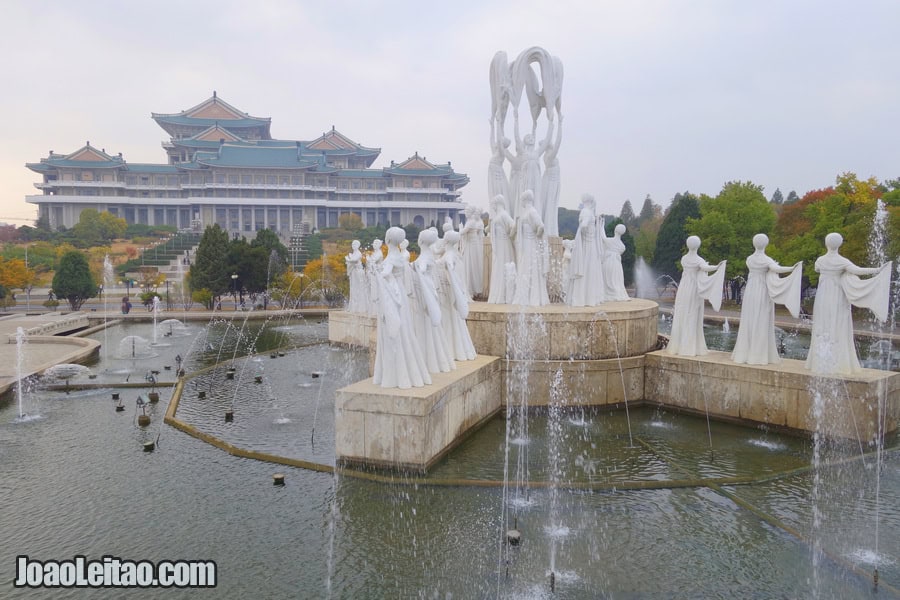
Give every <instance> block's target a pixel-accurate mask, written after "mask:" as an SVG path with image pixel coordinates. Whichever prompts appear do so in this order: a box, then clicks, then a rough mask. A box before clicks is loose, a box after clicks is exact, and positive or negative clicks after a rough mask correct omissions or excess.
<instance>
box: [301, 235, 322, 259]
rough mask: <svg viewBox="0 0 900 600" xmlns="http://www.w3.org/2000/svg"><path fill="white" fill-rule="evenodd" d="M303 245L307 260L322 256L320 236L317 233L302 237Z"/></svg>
mask: <svg viewBox="0 0 900 600" xmlns="http://www.w3.org/2000/svg"><path fill="white" fill-rule="evenodd" d="M303 246H304V248H306V256H307V259H308V260H315V259H317V258H319V257H320V256H322V236H321V235H319V234H318V233H313V234H312V235H308V236H306V237H304V238H303Z"/></svg>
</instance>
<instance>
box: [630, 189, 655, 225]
mask: <svg viewBox="0 0 900 600" xmlns="http://www.w3.org/2000/svg"><path fill="white" fill-rule="evenodd" d="M659 212H660V209H659V206H658V205H657V204H655V203H654V202H653V199H652V198H651V197H650V194H647V197H646V198H645V199H644V204H643V205H642V206H641V213H640V214H639V215H638V218H637V223H636V226H637V227H640V226H642V225H643V224H644V223H648V222H650V221H652V220H653V219H655V218H656V217H657V216H658V215H659ZM626 227H627V223H626Z"/></svg>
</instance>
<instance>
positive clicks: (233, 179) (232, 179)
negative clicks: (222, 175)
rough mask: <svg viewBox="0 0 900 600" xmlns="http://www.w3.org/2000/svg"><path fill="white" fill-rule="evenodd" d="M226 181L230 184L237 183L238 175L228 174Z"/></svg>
mask: <svg viewBox="0 0 900 600" xmlns="http://www.w3.org/2000/svg"><path fill="white" fill-rule="evenodd" d="M228 183H230V184H231V185H237V184H238V183H239V180H238V176H237V175H229V176H228Z"/></svg>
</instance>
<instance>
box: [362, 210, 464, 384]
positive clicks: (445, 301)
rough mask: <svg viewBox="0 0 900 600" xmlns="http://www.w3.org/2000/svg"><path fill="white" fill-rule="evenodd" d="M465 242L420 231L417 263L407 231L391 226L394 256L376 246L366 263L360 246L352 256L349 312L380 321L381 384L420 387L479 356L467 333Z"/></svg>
mask: <svg viewBox="0 0 900 600" xmlns="http://www.w3.org/2000/svg"><path fill="white" fill-rule="evenodd" d="M460 239H461V233H460V232H459V231H455V230H453V229H452V226H451V227H450V228H448V229H447V230H446V231H445V232H444V237H443V238H439V237H438V231H437V229H436V228H434V227H431V228H428V229H425V230H423V231H422V232H420V233H419V239H418V242H419V249H420V254H419V256H418V257H417V258H416V260H415V261H412V262H410V254H409V251H408V250H407V246H408V241H407V239H406V232H405V231H404V230H403V229H401V228H400V227H391V228H390V229H388V230H387V232H386V233H385V236H384V244H385V245H386V246H387V256H385V255H384V254H383V253H382V250H381V246H382V243H381V240H375V242H373V244H372V251H371V252H370V253H369V254H368V255H367V256H366V257H365V265H363V255H362V252H360V250H359V241H357V240H354V242H353V244H352V246H351V252H350V254H348V255H347V257H346V258H345V260H346V263H347V270H348V276H349V277H350V306H348V309H349V310H351V311H353V312H368V313H371V314H374V315H375V316H376V318H377V323H378V325H377V337H376V349H375V369H374V374H373V383H375V384H376V385H380V386H382V387H389V388H404V389H405V388H410V387H421V386H423V385H428V384H430V383H431V375H432V374H434V373H446V372H449V371H451V370H453V369H455V368H456V365H455V361H457V360H472V359H474V358H475V346H474V344H473V343H472V338H471V337H470V336H469V330H468V328H467V327H466V317H467V316H468V314H469V301H470V297H469V291H468V290H467V288H466V285H465V284H464V281H463V278H462V277H461V275H460V274H461V273H462V272H463V269H462V267H461V265H462V262H463V258H462V256H461V254H460V250H459V244H460ZM362 308H365V310H360V309H362ZM354 309H355V310H354Z"/></svg>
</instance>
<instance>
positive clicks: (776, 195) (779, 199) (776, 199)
mask: <svg viewBox="0 0 900 600" xmlns="http://www.w3.org/2000/svg"><path fill="white" fill-rule="evenodd" d="M771 202H772V204H784V196H782V195H781V189H779V188H775V192H773V193H772V200H771Z"/></svg>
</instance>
